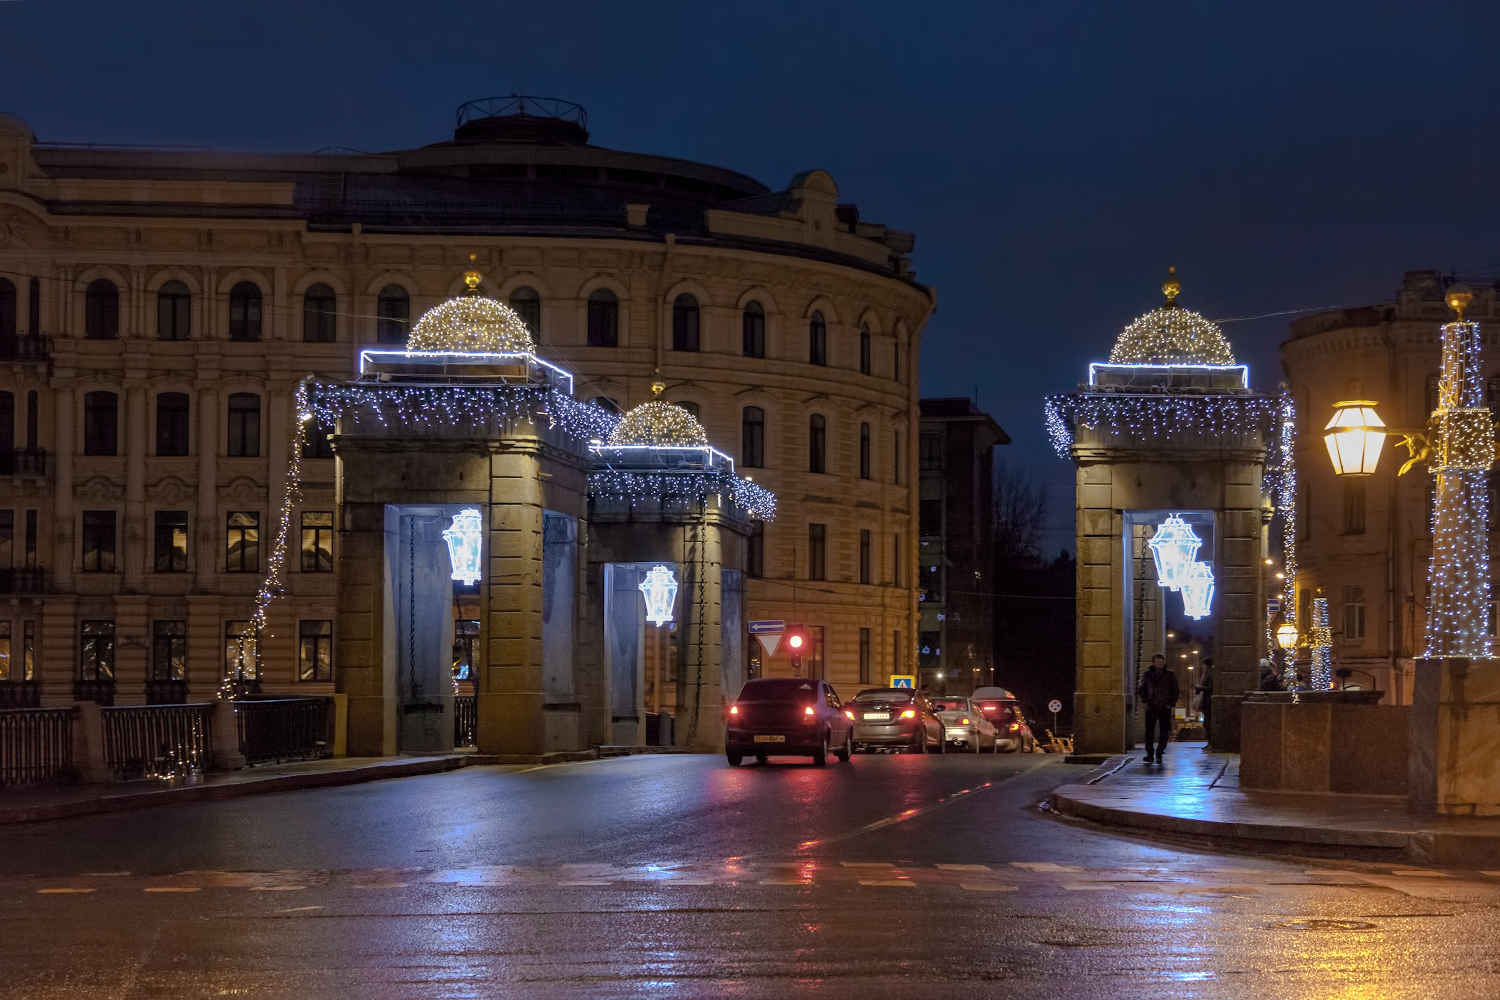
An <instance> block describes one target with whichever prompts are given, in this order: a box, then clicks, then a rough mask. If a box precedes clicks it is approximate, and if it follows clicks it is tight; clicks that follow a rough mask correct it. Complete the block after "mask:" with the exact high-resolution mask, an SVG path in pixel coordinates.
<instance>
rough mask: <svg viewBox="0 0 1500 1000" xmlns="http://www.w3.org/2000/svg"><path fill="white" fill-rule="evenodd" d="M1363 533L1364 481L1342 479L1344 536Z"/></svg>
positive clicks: (1348, 478)
mask: <svg viewBox="0 0 1500 1000" xmlns="http://www.w3.org/2000/svg"><path fill="white" fill-rule="evenodd" d="M1364 533H1365V481H1364V479H1363V478H1360V479H1354V478H1350V477H1345V478H1344V534H1346V535H1363V534H1364Z"/></svg>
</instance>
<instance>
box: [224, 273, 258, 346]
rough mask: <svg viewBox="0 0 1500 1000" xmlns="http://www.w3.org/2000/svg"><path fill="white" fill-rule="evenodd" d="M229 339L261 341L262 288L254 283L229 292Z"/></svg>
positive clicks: (241, 284)
mask: <svg viewBox="0 0 1500 1000" xmlns="http://www.w3.org/2000/svg"><path fill="white" fill-rule="evenodd" d="M229 339H230V340H259V339H260V286H259V285H257V284H256V283H255V282H253V281H242V282H240V283H239V284H237V285H235V286H234V287H233V288H231V289H230V290H229Z"/></svg>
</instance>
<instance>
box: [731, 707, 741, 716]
mask: <svg viewBox="0 0 1500 1000" xmlns="http://www.w3.org/2000/svg"><path fill="white" fill-rule="evenodd" d="M729 714H730V715H739V714H740V706H738V705H730V706H729Z"/></svg>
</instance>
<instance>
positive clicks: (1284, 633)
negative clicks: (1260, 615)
mask: <svg viewBox="0 0 1500 1000" xmlns="http://www.w3.org/2000/svg"><path fill="white" fill-rule="evenodd" d="M1276 645H1278V646H1280V647H1281V648H1282V649H1284V650H1288V651H1290V650H1293V649H1296V648H1297V626H1296V625H1293V624H1292V623H1291V622H1283V623H1282V624H1281V625H1279V626H1278V627H1277V629H1276Z"/></svg>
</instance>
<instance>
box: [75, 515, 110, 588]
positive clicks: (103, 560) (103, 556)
mask: <svg viewBox="0 0 1500 1000" xmlns="http://www.w3.org/2000/svg"><path fill="white" fill-rule="evenodd" d="M83 571H84V572H85V573H113V572H114V571H115V512H114V511H112V510H86V511H84V512H83Z"/></svg>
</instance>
